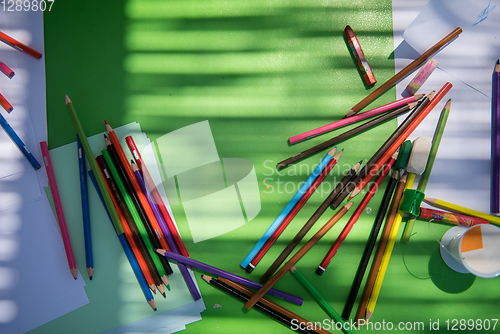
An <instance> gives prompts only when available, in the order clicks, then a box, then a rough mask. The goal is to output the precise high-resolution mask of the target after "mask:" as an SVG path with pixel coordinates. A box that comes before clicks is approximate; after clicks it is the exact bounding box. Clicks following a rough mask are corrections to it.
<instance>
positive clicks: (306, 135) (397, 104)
mask: <svg viewBox="0 0 500 334" xmlns="http://www.w3.org/2000/svg"><path fill="white" fill-rule="evenodd" d="M423 96H424V94H418V95H413V96H408V97H405V98H402V99H399V100H396V101H394V102H391V103H388V104H385V105H383V106H380V107H377V108H375V109H371V110H368V111H365V112H363V113H360V114H357V115H354V116H350V117H346V118H343V119H341V120H338V121H336V122H333V123H330V124H328V125H323V126H321V127H319V128H316V129H314V130H310V131H307V132H304V133H301V134H300V135H296V136H293V137H290V138H288V141H289V142H290V144H296V143H298V142H301V141H304V140H306V139H309V138H312V137H316V136H319V135H321V134H323V133H326V132H329V131H332V130H335V129H338V128H341V127H343V126H346V125H349V124H352V123H356V122H359V121H362V120H365V119H367V118H369V117H373V116H377V115H379V114H382V113H384V112H387V111H390V110H393V109H396V108H399V107H401V106H404V105H405V104H408V103H412V102H415V101H417V100H418V99H420V98H421V97H423Z"/></svg>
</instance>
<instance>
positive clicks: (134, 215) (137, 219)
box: [101, 149, 168, 285]
mask: <svg viewBox="0 0 500 334" xmlns="http://www.w3.org/2000/svg"><path fill="white" fill-rule="evenodd" d="M101 153H102V155H103V156H104V160H105V161H106V163H107V164H108V168H109V171H110V172H111V175H112V176H113V179H114V180H115V182H116V185H117V186H118V190H120V193H121V194H122V197H123V200H124V201H125V204H126V205H127V207H128V209H129V211H130V214H131V215H132V218H133V219H134V222H135V224H136V226H137V228H138V229H139V233H140V234H141V237H142V240H143V241H144V244H145V245H146V249H147V250H148V253H149V255H151V258H152V259H153V263H154V265H155V267H156V270H158V274H159V275H160V277H161V278H162V280H163V279H164V277H167V273H166V272H165V268H163V265H162V264H161V261H160V258H159V257H158V254H157V253H156V252H155V251H154V250H153V244H152V243H151V239H149V235H148V232H147V231H146V228H145V227H144V223H143V222H142V220H141V218H140V216H139V213H138V212H137V209H136V208H135V206H134V202H133V201H132V199H131V197H130V194H129V193H128V192H127V190H126V189H125V185H124V184H123V181H122V179H121V177H120V174H119V173H118V170H117V169H116V166H115V164H114V162H113V159H112V158H111V155H110V154H109V152H108V150H107V149H105V150H102V151H101ZM164 283H165V282H164ZM167 284H168V283H166V284H165V285H167Z"/></svg>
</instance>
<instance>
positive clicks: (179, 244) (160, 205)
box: [125, 136, 189, 257]
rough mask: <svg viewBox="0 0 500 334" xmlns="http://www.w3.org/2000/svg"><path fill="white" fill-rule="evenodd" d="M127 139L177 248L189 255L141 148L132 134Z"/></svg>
mask: <svg viewBox="0 0 500 334" xmlns="http://www.w3.org/2000/svg"><path fill="white" fill-rule="evenodd" d="M125 140H126V142H127V145H128V147H129V149H130V151H131V153H132V155H133V156H134V159H135V161H136V163H137V165H138V166H139V168H140V169H141V171H142V173H143V176H144V181H145V182H146V186H147V187H148V188H149V191H150V192H151V194H152V195H153V199H154V201H155V203H156V205H157V206H158V208H159V209H160V213H161V215H162V216H163V219H164V220H165V223H166V224H167V227H168V229H169V230H170V233H171V235H172V238H173V239H174V242H175V244H176V245H177V248H179V252H180V253H181V254H182V255H184V256H187V257H189V254H188V251H187V249H186V246H185V245H184V242H183V241H182V239H181V236H180V235H179V232H178V231H177V227H176V226H175V224H174V222H173V220H172V217H171V216H170V213H169V212H168V210H167V208H166V206H165V204H164V203H163V199H162V198H161V195H160V194H159V193H158V189H157V188H156V185H155V183H154V181H153V178H152V177H151V174H150V173H149V170H148V168H147V166H146V164H145V163H144V161H143V159H142V156H141V153H140V152H139V149H138V148H137V146H136V145H135V142H134V139H133V138H132V136H127V137H125Z"/></svg>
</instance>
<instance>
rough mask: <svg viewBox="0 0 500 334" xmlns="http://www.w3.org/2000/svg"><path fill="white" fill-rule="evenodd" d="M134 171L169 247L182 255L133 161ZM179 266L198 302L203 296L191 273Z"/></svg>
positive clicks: (192, 294)
mask: <svg viewBox="0 0 500 334" xmlns="http://www.w3.org/2000/svg"><path fill="white" fill-rule="evenodd" d="M132 171H133V172H134V174H135V177H136V178H137V182H139V185H140V186H141V189H142V191H143V192H144V195H146V198H147V200H148V203H149V206H150V207H151V210H152V211H153V214H154V215H155V217H156V219H157V220H158V224H159V225H160V228H161V230H162V231H163V234H164V236H165V239H166V240H167V243H168V245H169V246H170V248H171V250H172V252H175V253H177V254H180V251H179V248H178V247H177V245H176V244H175V241H174V238H173V237H172V234H171V233H170V230H169V229H168V227H167V224H166V223H165V220H164V219H163V216H162V215H161V212H160V209H158V206H157V205H155V203H154V199H153V198H152V196H151V193H150V192H148V189H147V188H146V182H144V178H143V177H142V174H141V171H140V170H139V167H137V165H136V164H135V163H134V162H133V161H132ZM177 266H178V267H179V271H180V272H181V274H182V277H183V278H184V281H185V282H186V285H187V287H188V289H189V292H190V293H191V296H192V297H193V299H194V300H198V299H200V298H201V294H200V292H199V291H198V288H197V287H196V285H195V284H194V281H193V277H192V276H191V275H190V274H189V271H188V270H187V267H186V265H185V264H183V263H178V264H177Z"/></svg>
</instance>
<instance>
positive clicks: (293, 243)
mask: <svg viewBox="0 0 500 334" xmlns="http://www.w3.org/2000/svg"><path fill="white" fill-rule="evenodd" d="M360 166H361V161H360V162H358V163H357V164H356V165H354V166H353V167H352V168H351V169H350V170H349V172H348V173H347V174H346V175H345V176H344V177H343V178H342V180H340V182H339V183H338V184H337V185H336V186H335V188H334V189H333V190H332V192H331V193H330V195H328V197H327V198H326V199H325V200H324V201H323V203H322V204H321V205H320V206H319V207H318V209H316V211H315V212H314V213H313V215H312V216H311V218H309V220H308V221H307V222H306V223H305V224H304V226H303V227H302V229H301V230H300V231H299V232H298V233H297V235H296V236H295V238H293V240H292V241H291V242H290V243H289V244H288V245H287V246H286V248H285V249H284V250H283V252H282V253H281V254H280V255H279V256H278V258H277V259H276V260H275V261H274V262H273V264H272V265H271V266H270V267H269V269H267V271H266V272H265V273H264V275H262V277H261V278H260V281H261V282H266V281H267V280H268V279H269V278H270V277H271V276H272V275H273V274H274V272H275V271H276V270H278V268H279V266H281V264H282V263H283V261H285V259H286V258H287V257H288V255H289V254H290V253H291V252H292V251H293V249H294V248H295V247H296V246H297V245H298V244H299V242H300V241H301V240H302V238H304V236H305V235H306V234H307V232H309V230H310V229H311V228H312V227H313V225H314V224H315V223H316V222H317V221H318V219H319V218H320V217H321V215H322V214H323V213H324V212H325V211H326V209H328V207H329V206H330V204H331V203H332V201H333V199H334V198H335V197H337V195H338V194H339V193H340V192H341V191H342V189H344V187H346V185H347V184H348V183H349V181H350V180H351V178H352V177H353V176H354V175H355V174H356V172H357V171H358V169H359V167H360Z"/></svg>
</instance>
